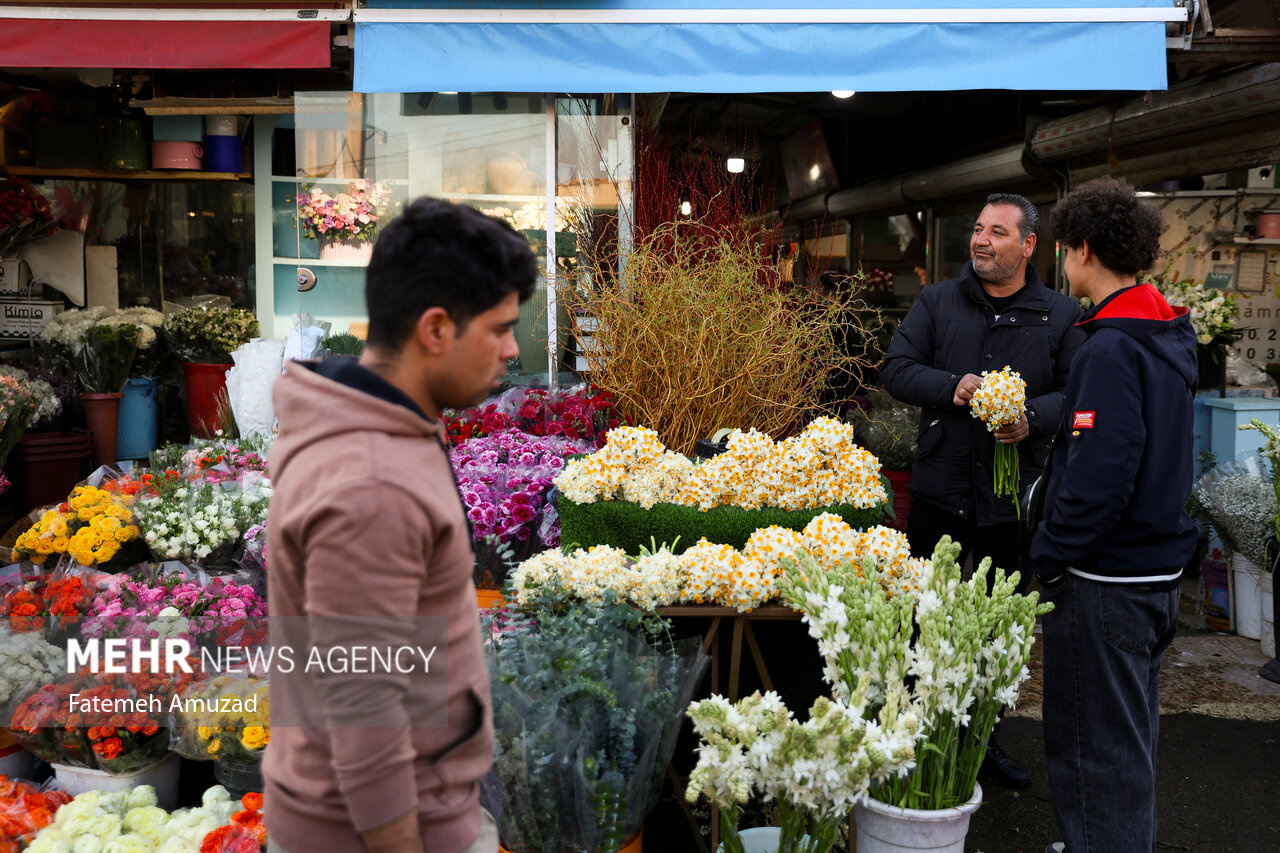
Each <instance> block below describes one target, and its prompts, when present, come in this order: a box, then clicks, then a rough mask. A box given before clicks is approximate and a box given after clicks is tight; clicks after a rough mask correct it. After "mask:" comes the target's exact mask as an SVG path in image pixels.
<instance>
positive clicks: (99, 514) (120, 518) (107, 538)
mask: <svg viewBox="0 0 1280 853" xmlns="http://www.w3.org/2000/svg"><path fill="white" fill-rule="evenodd" d="M132 503H133V495H129V494H124V493H120V492H115V491H111V490H108V489H100V488H97V487H95V486H76V487H75V490H74V491H72V493H71V496H70V497H69V498H68V499H67V500H66V501H65V502H64V503H62V504H59V506H58V508H57V509H51V510H48V511H46V512H45V513H44V514H43V515H41V516H40V520H39V521H37V522H36V523H35V524H33V525H32V526H31V527H29V528H28V529H27V530H26V531H25V532H23V533H22V534H21V535H19V536H18V540H17V542H15V543H14V548H13V554H12V559H13V560H15V561H17V560H21V559H24V558H25V559H29V560H31V562H33V563H36V564H37V565H43V564H44V562H45V561H46V560H47V559H48V558H49V556H50V555H61V554H70V555H71V556H72V557H73V558H74V559H75V561H76V562H77V563H79V564H80V565H82V566H93V565H100V564H103V563H108V562H110V561H111V560H112V559H113V558H114V557H115V556H116V555H117V554H119V553H120V550H121V548H122V547H123V546H124V545H126V544H127V543H129V542H132V541H134V540H136V539H137V538H138V535H139V530H138V525H137V524H135V523H134V520H133V512H132V510H131V509H130V507H131V505H132Z"/></svg>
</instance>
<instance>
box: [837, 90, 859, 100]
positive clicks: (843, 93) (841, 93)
mask: <svg viewBox="0 0 1280 853" xmlns="http://www.w3.org/2000/svg"><path fill="white" fill-rule="evenodd" d="M831 94H833V95H835V96H836V97H837V98H839V99H840V100H844V99H845V98H852V97H853V96H854V95H856V94H858V93H857V92H855V91H854V90H853V89H833V90H832V91H831Z"/></svg>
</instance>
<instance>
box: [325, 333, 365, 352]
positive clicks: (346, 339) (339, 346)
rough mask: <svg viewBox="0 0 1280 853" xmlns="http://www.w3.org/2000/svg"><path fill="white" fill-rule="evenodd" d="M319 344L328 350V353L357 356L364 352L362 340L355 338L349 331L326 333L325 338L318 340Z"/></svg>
mask: <svg viewBox="0 0 1280 853" xmlns="http://www.w3.org/2000/svg"><path fill="white" fill-rule="evenodd" d="M320 346H322V347H324V348H325V349H327V350H328V351H329V354H330V355H352V356H356V357H359V356H360V355H362V354H363V353H364V341H362V340H360V339H359V338H357V337H356V336H355V335H353V334H351V333H350V332H338V333H337V334H333V335H326V336H325V339H324V340H322V341H321V342H320Z"/></svg>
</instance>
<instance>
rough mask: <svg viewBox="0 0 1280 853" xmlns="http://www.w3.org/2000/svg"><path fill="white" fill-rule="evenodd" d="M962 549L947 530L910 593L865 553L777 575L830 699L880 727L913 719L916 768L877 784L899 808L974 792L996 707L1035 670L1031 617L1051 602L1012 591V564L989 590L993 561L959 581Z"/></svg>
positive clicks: (806, 563)
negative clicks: (894, 587) (818, 659)
mask: <svg viewBox="0 0 1280 853" xmlns="http://www.w3.org/2000/svg"><path fill="white" fill-rule="evenodd" d="M959 553H960V546H959V545H958V544H956V543H953V542H952V541H951V539H950V537H947V536H944V537H943V538H942V540H941V541H939V543H938V546H937V548H936V549H935V550H934V553H933V558H932V559H931V560H930V561H929V562H928V565H927V566H926V567H925V570H924V576H923V577H922V579H921V583H920V587H919V588H918V589H912V590H910V591H909V594H905V595H891V594H889V592H888V591H887V588H888V585H887V584H885V583H883V582H877V580H878V577H877V575H878V572H877V570H876V567H875V565H874V564H873V563H872V562H871V561H869V560H863V561H862V564H861V566H854V565H852V564H845V565H844V566H842V567H840V568H837V569H835V570H829V571H826V572H823V571H820V570H819V569H818V566H817V565H816V563H815V562H814V561H813V559H812V558H810V557H808V556H807V555H803V554H802V555H801V556H800V558H799V560H798V562H796V563H794V564H792V565H790V566H788V568H787V570H786V572H785V574H784V575H783V578H782V580H781V581H779V587H780V589H781V591H782V597H783V600H784V601H786V602H787V603H788V604H789V605H790V606H792V607H793V608H795V609H797V610H800V611H802V612H803V613H804V620H805V622H807V623H808V625H809V634H810V636H812V637H813V638H814V639H816V640H817V641H818V651H819V653H820V654H821V655H822V657H823V660H824V662H825V668H824V672H823V678H824V680H825V681H826V682H827V683H828V684H829V685H830V686H831V691H832V698H833V699H834V700H835V701H836V702H838V703H841V704H843V705H847V706H849V707H850V708H856V709H857V713H858V714H859V715H860V716H862V717H863V718H865V719H875V720H879V721H880V725H881V727H882V728H883V729H884V730H885V731H893V730H896V729H895V726H896V724H895V725H894V726H891V725H890V724H889V723H888V722H887V720H888V719H890V718H891V717H892V716H893V715H897V716H898V718H900V719H901V720H902V721H903V722H902V725H907V726H908V728H910V727H911V726H914V727H916V729H917V732H918V740H917V743H916V746H915V756H916V760H915V764H914V766H911V767H910V768H909V772H906V773H905V774H902V775H895V776H892V777H889V778H885V779H882V780H880V781H878V782H877V783H876V784H874V785H873V786H872V788H871V796H873V797H875V798H876V799H877V800H881V801H883V802H887V803H890V804H892V805H896V806H901V807H904V808H918V809H941V808H949V807H952V806H956V805H959V804H961V803H964V802H966V801H967V800H968V799H969V798H970V797H971V796H972V794H973V789H974V784H975V782H976V779H977V774H978V767H979V766H980V765H981V763H982V758H983V755H984V753H985V751H986V744H987V739H988V738H989V737H990V735H991V729H992V727H993V726H994V725H995V721H996V716H997V714H998V713H999V711H1000V709H1001V708H1002V707H1005V706H1012V705H1013V704H1014V703H1015V702H1016V700H1017V698H1018V688H1019V687H1020V685H1021V684H1022V682H1023V681H1025V680H1026V679H1027V677H1028V676H1029V671H1028V669H1027V661H1028V660H1029V659H1030V656H1031V647H1032V644H1033V643H1034V642H1035V636H1034V634H1033V629H1034V627H1035V621H1036V616H1037V615H1039V614H1041V613H1044V612H1047V611H1048V610H1050V609H1052V606H1051V605H1048V604H1039V603H1038V601H1039V595H1038V594H1037V593H1029V594H1026V595H1023V594H1019V593H1018V592H1017V591H1016V590H1017V585H1018V575H1017V573H1016V572H1015V573H1014V574H1012V575H1008V576H1007V575H1006V574H1005V572H1004V570H1002V569H995V580H994V584H993V588H992V591H991V593H990V594H988V592H987V575H988V573H989V572H990V571H992V567H991V561H990V560H983V561H982V563H981V565H979V567H978V570H977V571H976V572H974V574H973V576H972V577H971V578H970V579H969V580H962V578H961V567H960V566H959V565H957V564H956V560H955V558H956V556H957V555H958V554H959ZM886 714H888V715H889V716H888V717H887V716H886Z"/></svg>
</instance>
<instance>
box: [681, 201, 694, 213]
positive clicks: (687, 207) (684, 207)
mask: <svg viewBox="0 0 1280 853" xmlns="http://www.w3.org/2000/svg"><path fill="white" fill-rule="evenodd" d="M691 213H693V205H692V204H690V203H689V202H687V201H682V202H680V215H681V216H688V215H689V214H691Z"/></svg>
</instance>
